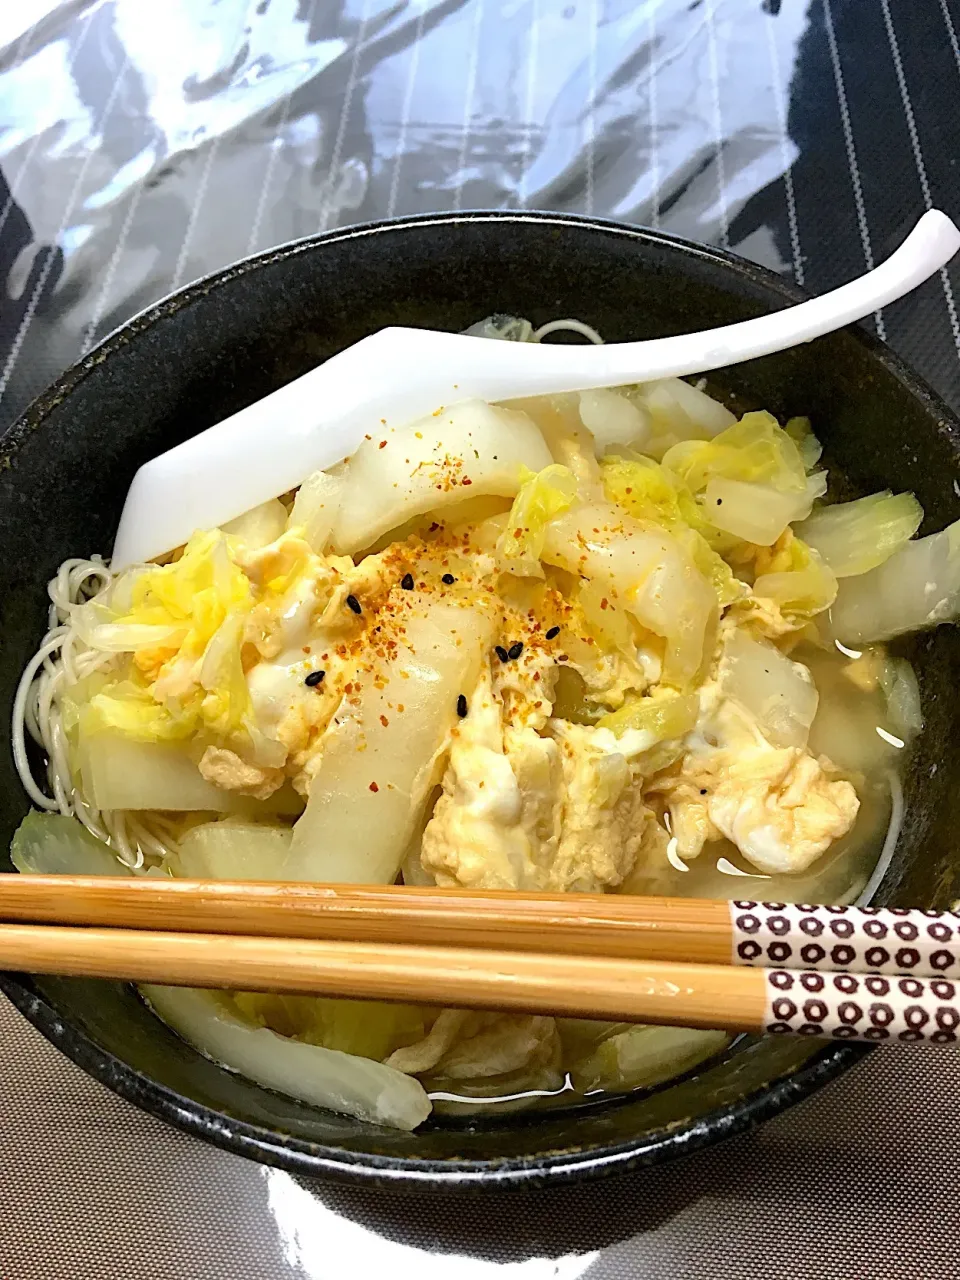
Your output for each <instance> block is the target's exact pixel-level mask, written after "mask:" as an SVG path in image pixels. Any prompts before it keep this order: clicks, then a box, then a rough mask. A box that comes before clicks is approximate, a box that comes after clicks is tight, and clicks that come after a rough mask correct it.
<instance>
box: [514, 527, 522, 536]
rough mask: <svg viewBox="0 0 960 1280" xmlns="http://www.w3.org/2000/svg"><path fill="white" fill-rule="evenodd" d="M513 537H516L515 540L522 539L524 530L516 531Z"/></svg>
mask: <svg viewBox="0 0 960 1280" xmlns="http://www.w3.org/2000/svg"><path fill="white" fill-rule="evenodd" d="M513 536H514V537H515V538H522V537H523V530H522V529H514V531H513Z"/></svg>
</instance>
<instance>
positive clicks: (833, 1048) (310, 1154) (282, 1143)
mask: <svg viewBox="0 0 960 1280" xmlns="http://www.w3.org/2000/svg"><path fill="white" fill-rule="evenodd" d="M478 222H480V223H495V222H501V223H505V224H510V225H514V226H516V225H522V224H525V223H536V224H539V225H556V226H558V227H568V228H574V229H581V230H584V231H587V232H603V233H606V234H610V235H616V236H620V237H623V238H625V239H632V240H634V241H635V242H636V243H637V244H639V245H660V246H666V247H667V248H670V249H674V250H678V251H679V252H680V253H681V254H682V255H684V256H686V257H688V258H690V257H693V258H696V259H699V260H701V261H705V262H709V263H711V264H713V265H716V266H720V267H722V268H723V269H724V270H725V271H726V272H727V273H729V274H731V275H732V276H733V277H739V278H741V279H742V280H744V281H746V282H748V283H749V284H751V285H753V286H758V287H759V288H761V289H763V290H765V291H766V292H767V293H773V294H776V295H779V297H780V298H781V299H782V300H783V302H784V304H786V305H789V304H791V303H793V302H799V301H802V300H803V299H805V298H806V297H808V296H809V294H808V293H807V292H806V291H805V290H803V289H801V288H799V287H798V286H797V285H796V284H794V283H793V282H792V281H790V280H788V279H786V278H784V277H782V276H780V275H778V274H777V273H776V272H774V271H772V270H770V269H769V268H767V267H764V266H761V265H760V264H757V263H753V262H751V261H749V260H747V259H745V258H742V257H739V256H738V255H737V254H735V253H732V252H730V251H729V250H726V249H722V248H719V247H717V246H713V245H705V244H701V243H697V242H695V241H691V240H687V239H685V238H683V237H680V236H675V235H671V234H669V233H667V232H663V231H659V230H653V229H651V228H647V227H642V226H639V225H633V224H628V223H623V222H618V221H616V220H615V219H608V218H599V217H592V216H586V215H581V214H576V213H554V212H550V211H546V210H544V211H532V210H531V211H526V210H524V211H516V210H483V209H480V210H465V211H460V212H450V213H425V214H413V215H409V216H405V217H400V218H390V219H380V220H376V221H371V222H366V223H359V224H356V225H353V226H348V227H343V228H335V229H334V230H332V231H327V232H322V233H318V234H316V235H309V236H305V237H302V238H299V239H296V240H291V241H287V242H285V243H284V244H281V245H277V246H274V247H273V248H270V249H267V250H264V251H262V252H260V253H257V254H252V255H250V256H248V257H245V258H241V259H239V260H238V261H236V262H234V263H232V264H230V265H228V266H226V267H223V268H220V269H219V270H216V271H213V272H210V273H209V274H207V275H205V276H202V277H200V278H198V279H196V280H194V281H191V282H190V283H189V284H187V285H185V286H183V287H182V288H180V289H179V290H177V291H176V292H173V293H170V294H167V295H165V296H164V297H163V298H161V299H159V300H157V301H156V302H153V303H150V304H149V305H148V306H146V307H144V308H143V309H142V310H141V311H139V312H137V313H136V314H135V315H133V316H131V317H130V318H128V319H127V320H126V321H124V323H123V324H121V325H120V326H118V327H117V328H116V329H114V330H112V331H111V332H110V333H108V334H107V335H106V336H105V337H104V338H103V339H102V340H101V341H100V342H98V343H97V345H96V346H95V347H93V348H92V349H91V350H90V351H89V352H88V353H87V354H86V355H85V356H83V357H82V358H81V359H80V360H78V361H76V362H75V363H74V364H72V365H70V366H69V367H68V368H67V369H66V370H64V371H63V373H61V374H60V376H59V377H58V378H57V379H56V380H55V382H53V383H52V384H51V386H50V387H49V388H47V390H45V391H44V392H42V393H41V394H40V395H39V396H38V397H37V398H36V399H35V400H33V401H32V403H31V404H30V405H28V406H27V408H26V409H25V410H24V411H23V413H22V414H21V415H20V416H19V417H18V418H17V420H16V421H15V422H14V423H12V424H11V425H10V426H9V427H8V428H7V429H6V430H5V431H3V432H0V447H2V449H3V451H6V450H8V449H10V448H14V449H15V448H16V446H17V444H18V442H19V441H20V440H21V439H23V438H25V437H26V436H27V435H28V434H29V433H31V432H32V431H33V430H35V429H36V428H38V427H39V426H40V425H41V424H42V422H43V421H44V419H45V418H46V417H47V415H48V414H49V413H50V412H51V411H52V409H53V408H54V407H55V406H56V405H58V404H59V403H60V402H61V401H62V400H63V399H64V397H65V396H67V395H69V394H70V393H71V392H72V391H73V389H74V388H75V387H76V386H77V385H79V383H80V382H82V381H83V380H84V379H85V378H86V377H87V376H88V375H89V373H90V372H91V371H92V370H93V368H95V367H96V366H97V365H99V364H101V363H102V362H103V361H104V360H105V359H106V358H108V357H109V356H110V355H111V354H112V353H113V352H114V351H116V350H118V349H120V348H122V347H123V346H125V345H127V343H129V342H130V341H131V340H132V339H133V338H135V337H136V336H138V335H139V334H140V333H142V332H144V331H146V330H148V329H150V328H151V327H152V326H153V325H154V324H156V323H158V322H159V321H161V320H163V319H165V318H166V317H168V316H171V315H174V314H176V313H177V312H178V311H180V310H181V309H182V308H183V307H185V306H188V305H190V304H191V303H192V302H193V301H195V300H196V299H197V298H199V297H200V296H202V295H204V294H206V293H209V292H211V291H212V290H213V289H215V288H218V287H220V286H221V285H223V284H225V283H227V282H228V281H229V280H231V279H233V278H235V277H237V276H240V275H243V274H246V273H248V272H250V271H253V270H258V269H260V268H261V267H263V266H268V265H269V264H270V263H271V262H278V261H282V260H285V259H289V258H295V257H297V256H299V255H300V254H301V253H307V252H311V251H312V250H313V249H314V248H316V247H318V246H323V245H327V244H332V243H337V242H340V241H344V240H356V239H364V238H366V237H369V236H376V235H383V234H391V233H396V232H403V231H405V230H408V229H411V228H419V227H430V226H442V227H453V226H457V225H469V224H473V223H478ZM846 331H847V332H850V333H851V334H852V335H853V336H855V338H856V340H857V342H858V343H859V344H860V345H861V346H862V347H863V348H864V349H865V354H866V355H867V356H868V357H869V358H872V359H873V360H876V361H878V362H879V364H880V365H881V366H882V367H883V368H884V371H885V372H886V373H887V374H888V375H891V376H893V377H894V378H895V379H896V380H897V381H898V382H899V383H901V385H903V386H904V388H905V389H906V390H907V391H908V392H909V394H910V395H912V396H913V397H914V398H915V399H917V400H918V401H920V403H921V406H922V407H923V409H924V410H925V411H926V412H927V413H928V414H929V415H931V416H933V417H935V418H936V419H937V420H938V421H939V422H941V423H944V422H953V423H954V424H956V425H957V427H958V429H960V424H957V420H956V417H955V415H954V414H953V412H952V410H950V409H949V407H948V406H947V405H946V404H945V402H944V401H943V400H942V399H941V397H940V396H939V395H938V394H937V393H936V392H934V391H933V390H932V388H930V387H929V386H928V385H927V384H926V383H925V381H924V380H923V379H922V378H921V377H920V376H919V375H918V374H917V373H916V372H915V371H914V370H913V369H911V368H910V366H909V365H907V364H906V363H905V362H904V361H903V360H902V359H901V358H900V357H899V356H898V355H896V354H895V352H893V351H892V349H891V348H890V347H888V346H887V345H886V344H885V343H883V342H881V341H880V340H879V339H878V338H876V337H875V336H874V335H873V334H872V333H870V332H869V331H868V330H866V329H865V328H863V327H862V326H861V325H859V324H856V325H851V326H848V328H847V330H846ZM0 991H2V992H4V993H5V994H6V996H7V997H8V998H9V1000H10V1001H11V1003H12V1004H13V1005H14V1006H15V1007H16V1008H17V1009H18V1010H19V1011H20V1012H21V1013H22V1014H23V1015H24V1016H25V1017H26V1018H27V1019H28V1021H30V1022H31V1023H32V1024H33V1025H34V1026H35V1027H36V1028H37V1029H38V1030H39V1031H40V1032H41V1034H42V1035H43V1036H44V1037H45V1038H46V1039H47V1040H48V1041H50V1043H51V1044H53V1045H54V1046H55V1047H56V1048H57V1049H59V1050H60V1052H62V1053H63V1054H64V1055H65V1056H66V1057H68V1058H70V1059H71V1060H72V1061H73V1062H74V1063H76V1064H77V1066H79V1067H80V1068H81V1069H82V1070H83V1071H85V1072H86V1073H87V1074H88V1075H90V1076H92V1077H93V1078H94V1079H95V1080H97V1081H98V1082H100V1083H101V1084H104V1085H106V1086H107V1087H108V1088H109V1089H111V1090H112V1091H113V1092H114V1093H116V1094H118V1095H119V1096H120V1097H122V1098H124V1099H125V1100H126V1101H128V1102H132V1103H133V1104H134V1105H135V1106H137V1107H139V1108H140V1109H141V1110H144V1111H146V1112H148V1113H149V1114H151V1115H153V1116H155V1117H157V1118H158V1119H160V1120H163V1121H165V1122H166V1123H168V1124H171V1125H172V1126H174V1127H175V1128H178V1129H180V1130H181V1131H183V1132H185V1133H189V1134H191V1135H195V1136H197V1137H200V1138H202V1139H204V1140H205V1141H207V1142H209V1143H212V1144H213V1145H215V1146H217V1147H220V1148H221V1149H223V1150H226V1151H230V1152H232V1153H234V1154H239V1155H243V1156H247V1157H248V1158H251V1159H254V1160H257V1161H258V1162H260V1163H263V1164H266V1165H270V1166H273V1167H275V1168H279V1169H284V1170H287V1171H289V1172H292V1173H297V1174H301V1175H308V1176H314V1177H320V1178H323V1179H326V1180H329V1181H335V1182H339V1183H344V1184H348V1185H354V1186H365V1187H376V1188H379V1189H383V1190H388V1189H390V1190H396V1191H400V1190H414V1191H415V1190H420V1191H424V1190H429V1191H445V1190H446V1191H450V1190H456V1191H469V1190H474V1191H482V1190H484V1189H500V1188H511V1187H513V1188H518V1187H523V1188H526V1189H530V1188H533V1187H541V1186H547V1185H560V1184H565V1183H569V1182H572V1181H578V1180H581V1179H588V1178H589V1179H594V1178H597V1177H601V1176H604V1175H608V1174H612V1173H616V1172H627V1171H629V1170H632V1169H636V1168H640V1167H649V1166H652V1165H655V1164H660V1163H663V1162H666V1161H668V1160H672V1159H676V1158H678V1157H680V1156H683V1155H687V1154H692V1153H693V1152H696V1151H699V1150H702V1149H704V1148H706V1147H709V1146H712V1145H713V1144H714V1143H716V1142H720V1141H723V1140H725V1139H726V1138H729V1137H733V1136H734V1135H736V1134H741V1133H744V1132H747V1131H749V1130H751V1129H753V1128H755V1127H756V1126H758V1125H760V1124H762V1123H763V1122H764V1121H766V1120H768V1119H770V1118H772V1117H773V1116H774V1115H776V1114H778V1113H779V1112H781V1111H783V1110H785V1109H786V1108H788V1107H790V1106H793V1105H794V1104H796V1103H797V1102H800V1101H802V1100H803V1099H804V1098H807V1097H809V1096H810V1095H811V1094H812V1093H814V1092H816V1090H818V1089H819V1088H821V1087H822V1086H823V1085H824V1084H826V1083H827V1082H828V1081H830V1080H832V1079H834V1078H836V1077H837V1076H838V1075H840V1074H841V1073H842V1072H844V1071H846V1070H848V1069H849V1068H850V1067H852V1066H853V1065H855V1064H856V1063H857V1062H859V1061H860V1060H861V1059H862V1058H863V1057H864V1056H865V1055H867V1054H869V1053H871V1052H872V1049H871V1048H870V1047H868V1046H861V1045H850V1044H843V1045H840V1044H836V1043H834V1044H825V1045H824V1047H823V1048H822V1049H821V1050H820V1051H819V1052H817V1053H815V1054H813V1055H812V1056H811V1057H810V1058H809V1059H807V1061H806V1062H804V1063H803V1064H802V1065H801V1066H800V1067H799V1068H797V1069H796V1070H795V1071H793V1072H791V1073H789V1074H787V1075H784V1076H781V1077H780V1078H779V1079H776V1080H774V1081H773V1082H772V1083H768V1084H764V1085H761V1086H758V1087H757V1088H756V1089H755V1090H753V1091H752V1092H751V1093H749V1094H747V1095H746V1096H745V1097H741V1098H739V1099H738V1100H737V1101H735V1102H731V1103H728V1104H726V1105H724V1106H722V1107H718V1108H717V1109H716V1110H714V1111H711V1112H709V1113H708V1115H707V1116H705V1117H703V1118H702V1119H701V1120H700V1121H699V1122H697V1123H693V1124H690V1125H688V1126H686V1127H674V1126H666V1127H663V1128H660V1129H656V1130H654V1131H652V1132H650V1133H648V1134H646V1135H644V1136H643V1137H638V1138H634V1139H630V1140H627V1141H625V1142H620V1143H613V1144H610V1145H609V1146H598V1147H595V1148H592V1149H590V1150H587V1151H583V1152H557V1153H544V1154H538V1155H530V1156H516V1157H507V1158H505V1159H503V1160H458V1161H456V1162H447V1161H441V1160H434V1159H426V1158H425V1159H423V1160H417V1159H415V1158H409V1157H395V1156H383V1155H377V1154H374V1153H363V1152H353V1151H349V1150H344V1149H342V1148H338V1147H335V1146H328V1145H326V1144H323V1143H320V1142H311V1141H308V1140H305V1139H300V1138H295V1137H292V1136H285V1135H282V1134H279V1133H277V1132H276V1131H274V1130H271V1129H268V1128H266V1127H264V1126H261V1125H256V1124H252V1123H248V1122H246V1121H240V1120H234V1119H232V1118H231V1117H228V1116H225V1115H224V1114H223V1113H221V1112H218V1111H215V1110H214V1109H212V1108H210V1107H206V1106H204V1105H202V1104H200V1103H197V1102H195V1101H193V1100H192V1099H189V1098H187V1097H184V1096H183V1095H181V1094H178V1093H176V1092H175V1091H174V1090H172V1089H169V1088H168V1087H167V1086H165V1085H161V1084H160V1083H159V1082H157V1081H155V1080H153V1079H151V1078H150V1077H149V1076H147V1075H145V1074H143V1073H141V1072H140V1071H138V1070H137V1069H136V1068H134V1067H131V1066H130V1065H128V1064H127V1063H125V1062H124V1061H122V1060H121V1059H119V1058H117V1057H116V1056H114V1055H113V1054H111V1053H110V1052H109V1051H107V1050H105V1049H102V1048H100V1047H99V1046H98V1045H96V1044H95V1043H94V1042H93V1041H92V1040H91V1039H89V1038H88V1037H87V1035H86V1034H85V1033H84V1032H83V1031H81V1030H79V1029H78V1028H76V1027H74V1026H72V1025H70V1024H68V1023H66V1022H65V1021H64V1019H63V1017H62V1016H61V1015H60V1014H59V1013H58V1012H57V1010H56V1009H55V1008H54V1007H53V1005H52V1004H51V1003H50V1002H49V1001H48V1000H47V999H46V998H45V997H44V996H43V995H42V994H41V993H40V992H39V991H38V990H37V989H36V988H34V987H33V986H32V985H31V984H30V981H29V978H24V976H22V975H18V974H15V973H0Z"/></svg>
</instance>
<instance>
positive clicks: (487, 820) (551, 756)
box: [420, 669, 655, 892]
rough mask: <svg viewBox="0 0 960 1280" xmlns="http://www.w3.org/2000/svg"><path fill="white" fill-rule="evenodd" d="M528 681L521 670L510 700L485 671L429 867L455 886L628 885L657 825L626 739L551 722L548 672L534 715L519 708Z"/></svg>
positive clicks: (427, 858)
mask: <svg viewBox="0 0 960 1280" xmlns="http://www.w3.org/2000/svg"><path fill="white" fill-rule="evenodd" d="M535 674H536V673H535ZM528 675H529V672H528ZM520 679H521V677H520V676H518V675H517V674H513V675H512V676H511V688H510V691H509V693H508V695H507V696H506V697H505V696H504V692H503V691H501V690H499V689H497V688H496V687H495V684H494V680H493V678H492V677H491V674H490V671H489V669H487V670H486V671H485V672H484V674H483V675H482V676H481V681H480V684H479V686H478V688H477V690H476V692H475V693H474V695H473V698H472V700H471V709H470V715H469V717H468V718H467V719H466V720H464V721H462V722H461V724H460V725H458V727H457V730H456V733H455V737H454V741H453V743H452V745H451V749H450V757H449V763H448V766H447V772H446V775H445V777H444V780H443V794H442V795H441V796H440V798H439V799H438V801H437V803H436V806H435V808H434V811H433V817H432V818H431V820H430V821H429V822H428V823H427V826H426V828H425V830H424V833H423V840H422V845H421V855H420V857H421V864H422V866H423V867H424V868H425V869H426V870H427V871H429V872H431V873H432V874H433V875H434V877H435V878H436V880H437V883H439V884H447V885H457V884H459V885H466V886H471V887H477V888H487V889H540V890H552V891H565V890H579V891H583V892H600V891H601V890H603V889H610V888H616V887H617V886H618V885H619V884H620V883H621V882H622V881H623V879H624V877H625V876H627V875H628V874H629V873H630V871H631V870H632V868H633V863H634V860H635V858H636V855H637V851H638V850H639V848H640V846H641V844H642V842H643V841H644V839H645V835H646V830H647V827H648V825H649V824H651V823H655V817H654V815H653V813H652V811H651V810H650V809H649V808H648V806H647V805H646V804H645V802H644V800H643V797H642V792H641V788H640V786H639V785H637V783H638V775H637V773H636V770H635V768H634V767H633V766H632V765H631V763H630V761H629V760H628V758H627V756H626V755H625V754H624V749H623V740H622V739H618V738H616V737H615V736H614V734H612V733H611V732H609V730H605V729H596V728H592V727H590V726H586V725H574V724H569V723H567V722H566V721H560V720H549V721H547V716H548V714H549V703H548V702H547V701H546V696H545V695H546V693H547V690H546V689H542V686H543V685H544V684H546V683H547V681H545V680H544V679H543V678H542V677H541V679H540V680H539V682H538V683H539V685H540V686H541V688H540V689H539V690H538V689H534V690H533V692H542V695H543V696H541V697H540V698H532V699H531V697H530V692H529V691H528V695H527V705H528V706H529V707H535V715H533V717H532V719H533V723H531V718H529V717H525V716H524V714H523V712H522V711H520V712H518V713H514V714H511V711H510V707H509V700H510V699H511V698H512V699H513V700H515V701H517V700H519V699H520V690H519V687H518V686H519V682H520ZM537 720H539V721H542V722H544V723H545V733H544V736H541V734H540V733H539V732H538V729H539V728H541V727H542V725H540V724H537V723H536V721H537Z"/></svg>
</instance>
